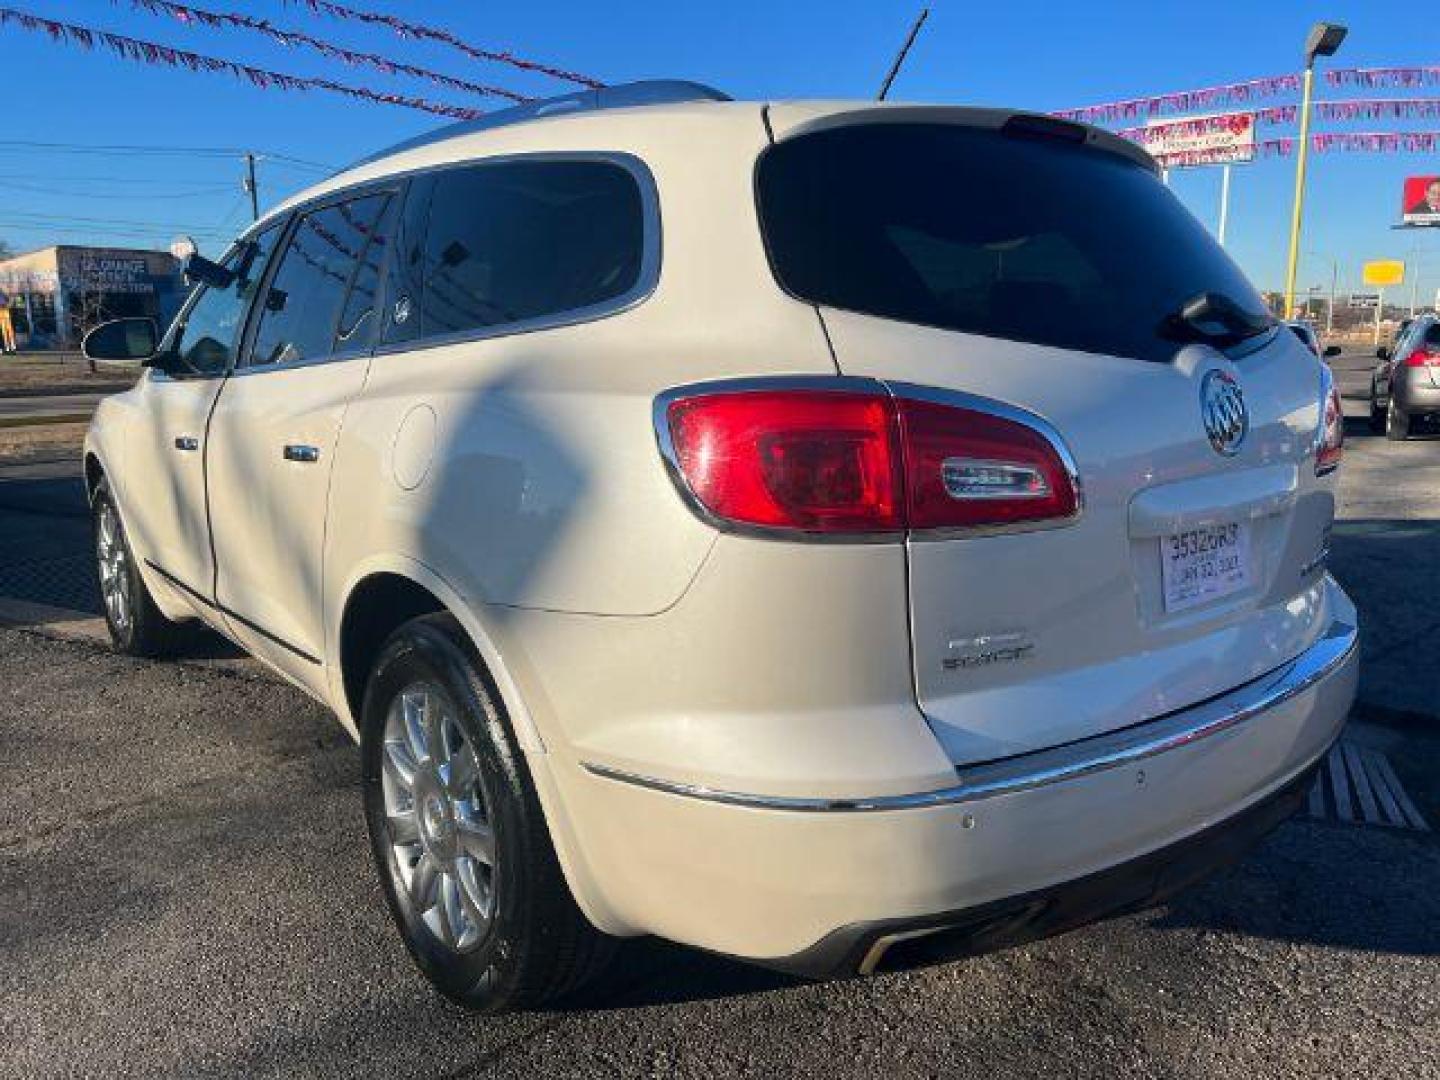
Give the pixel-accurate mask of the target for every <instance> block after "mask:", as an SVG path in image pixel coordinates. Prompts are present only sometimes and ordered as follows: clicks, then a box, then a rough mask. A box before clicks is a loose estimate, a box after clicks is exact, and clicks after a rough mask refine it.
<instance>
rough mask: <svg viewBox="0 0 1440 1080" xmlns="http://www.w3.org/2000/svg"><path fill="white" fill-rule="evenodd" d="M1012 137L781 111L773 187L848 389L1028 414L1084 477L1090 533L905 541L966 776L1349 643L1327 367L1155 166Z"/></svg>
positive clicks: (1034, 120) (1064, 129)
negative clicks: (967, 766) (1329, 589)
mask: <svg viewBox="0 0 1440 1080" xmlns="http://www.w3.org/2000/svg"><path fill="white" fill-rule="evenodd" d="M1016 117H1017V114H1013V113H1007V112H999V111H992V110H965V109H925V108H885V109H875V108H869V109H863V110H856V111H848V112H837V111H836V110H835V109H834V108H833V107H832V108H829V109H827V108H826V107H824V106H820V107H815V106H775V107H772V109H771V110H770V120H771V126H772V131H773V132H774V135H775V139H776V144H775V145H774V146H773V147H772V148H771V149H770V150H768V151H767V152H766V153H765V154H764V155H763V156H762V158H761V161H760V163H759V166H758V168H757V199H758V203H759V209H760V216H761V221H762V226H763V228H764V232H765V237H766V243H767V247H768V250H769V253H770V259H771V263H772V267H773V269H774V271H775V274H776V277H777V280H778V281H779V283H780V284H781V286H782V287H783V288H785V289H786V290H787V291H789V292H790V293H791V294H793V295H795V296H796V297H798V298H799V299H802V300H805V301H807V302H810V303H814V304H815V305H816V306H817V308H818V310H819V311H820V313H821V316H822V320H823V323H824V325H825V328H826V331H827V333H828V334H829V337H830V341H831V343H832V346H833V349H834V354H835V359H836V363H837V365H838V367H839V368H840V370H841V371H842V373H843V374H846V375H864V376H871V377H874V378H878V379H881V380H883V381H885V382H886V383H887V384H888V385H890V386H891V388H892V390H893V391H894V392H895V393H897V394H899V395H905V394H908V393H912V392H915V393H920V392H924V393H929V392H930V391H929V390H926V391H910V390H907V389H906V387H907V386H918V387H924V388H940V389H942V390H948V391H954V392H957V393H961V394H965V395H976V396H978V397H980V398H982V399H989V400H990V401H993V402H996V403H1000V404H1001V405H1003V406H1004V407H1007V408H1010V409H1019V410H1023V411H1024V413H1027V414H1030V415H1033V416H1034V417H1036V418H1037V420H1038V421H1040V422H1048V424H1049V426H1050V428H1052V429H1053V430H1054V431H1055V432H1056V433H1058V438H1059V439H1060V440H1061V441H1062V442H1063V450H1064V451H1068V454H1069V455H1070V456H1071V458H1072V459H1073V462H1074V466H1075V468H1076V470H1077V472H1078V476H1079V481H1080V485H1081V490H1082V499H1083V508H1082V510H1081V512H1080V513H1079V515H1078V516H1076V517H1074V518H1073V519H1068V520H1065V521H1055V522H1049V523H1043V524H1045V525H1047V526H1049V527H1035V526H1034V525H1033V524H1032V525H1030V526H1026V527H1024V528H1022V529H1018V530H1017V529H1013V528H1012V529H999V530H974V531H969V532H963V531H962V532H952V533H946V534H943V535H942V536H940V537H938V538H937V537H934V536H932V535H926V534H924V533H919V532H915V533H912V534H911V535H910V536H909V538H908V540H907V548H908V575H909V580H908V588H909V592H910V597H909V602H910V613H911V636H912V642H911V646H912V655H913V657H914V667H915V686H916V696H917V700H918V702H919V704H920V707H921V708H922V709H923V711H924V712H925V714H926V716H927V717H928V719H929V721H930V723H931V726H932V728H933V729H934V731H935V732H936V734H937V736H938V737H939V738H940V740H941V742H942V743H943V744H944V746H945V747H946V750H947V752H948V753H949V754H950V756H951V758H952V760H954V761H956V762H957V763H966V762H977V761H984V760H989V759H994V758H998V757H1004V756H1009V755H1012V754H1016V753H1023V752H1025V751H1029V750H1034V749H1039V748H1042V747H1049V746H1054V745H1059V744H1062V743H1065V742H1069V741H1073V740H1075V739H1079V738H1084V737H1087V736H1090V735H1095V734H1099V733H1102V732H1104V731H1107V730H1113V729H1116V728H1120V727H1125V726H1128V725H1131V724H1134V723H1138V722H1141V721H1144V720H1146V719H1150V718H1153V717H1155V716H1157V715H1162V714H1165V713H1168V712H1172V711H1174V710H1177V709H1181V708H1185V707H1187V706H1190V705H1193V704H1196V703H1198V702H1201V701H1203V700H1206V699H1208V698H1211V697H1214V696H1216V695H1218V694H1222V693H1224V692H1226V691H1229V690H1231V689H1233V688H1235V687H1236V686H1239V685H1241V684H1243V683H1245V682H1247V681H1249V680H1251V679H1254V678H1256V677H1258V676H1260V675H1262V674H1264V673H1265V672H1267V671H1269V670H1271V669H1274V668H1276V667H1278V666H1280V665H1281V664H1283V663H1285V662H1286V661H1287V660H1289V659H1291V658H1293V657H1294V656H1295V655H1297V654H1298V653H1299V652H1301V651H1302V650H1303V649H1304V648H1306V647H1307V646H1308V645H1309V644H1311V643H1312V642H1313V641H1314V640H1315V638H1316V637H1317V636H1318V635H1319V633H1320V632H1321V631H1322V630H1323V628H1324V626H1325V625H1326V623H1327V622H1328V613H1327V612H1326V611H1325V610H1324V607H1325V602H1326V596H1327V593H1326V590H1325V589H1324V587H1323V572H1322V571H1323V551H1324V548H1325V547H1326V545H1327V543H1328V536H1329V526H1330V522H1331V519H1332V517H1333V510H1334V502H1333V497H1332V495H1331V493H1330V491H1329V485H1328V484H1326V483H1322V482H1320V481H1318V480H1317V478H1316V475H1315V473H1316V469H1315V450H1316V443H1315V440H1316V433H1317V425H1318V423H1319V419H1320V414H1321V408H1320V399H1321V393H1322V383H1321V378H1322V377H1321V373H1320V369H1319V366H1318V365H1317V363H1316V360H1315V357H1314V356H1313V355H1312V354H1311V353H1310V352H1309V351H1308V350H1307V349H1305V347H1304V346H1303V345H1302V343H1301V342H1300V341H1299V340H1298V339H1296V337H1295V336H1294V335H1293V334H1290V333H1288V332H1282V331H1281V330H1280V329H1279V328H1278V327H1277V325H1276V324H1275V323H1274V320H1273V319H1271V318H1270V316H1269V314H1268V312H1267V310H1266V309H1265V307H1264V304H1263V302H1262V301H1261V300H1260V298H1259V296H1258V295H1256V293H1255V291H1254V289H1253V288H1252V287H1251V286H1250V285H1249V283H1248V282H1247V281H1246V280H1245V278H1244V276H1243V275H1242V274H1241V272H1240V271H1239V269H1238V268H1237V267H1236V266H1235V265H1234V263H1232V262H1231V260H1230V259H1229V258H1228V257H1227V256H1226V255H1225V253H1224V252H1223V251H1222V250H1221V249H1220V248H1219V247H1218V246H1217V245H1216V244H1215V243H1214V241H1213V240H1212V239H1211V238H1210V236H1209V234H1208V233H1207V232H1206V231H1205V229H1204V228H1203V227H1202V226H1201V225H1200V224H1199V223H1198V222H1197V221H1196V220H1195V219H1194V218H1193V217H1192V216H1191V215H1190V214H1189V213H1188V212H1187V211H1186V210H1185V209H1184V208H1183V206H1181V204H1180V203H1179V201H1178V200H1177V199H1176V198H1175V197H1174V196H1173V195H1172V194H1171V193H1170V192H1169V191H1168V189H1166V188H1165V187H1164V186H1163V185H1162V184H1161V182H1160V180H1159V179H1158V178H1157V176H1156V175H1155V172H1154V169H1153V163H1151V162H1150V161H1149V159H1148V158H1147V157H1146V156H1145V155H1144V154H1143V153H1142V152H1140V151H1139V150H1138V149H1136V148H1134V147H1132V146H1129V145H1128V144H1123V143H1121V142H1120V141H1119V140H1118V139H1115V138H1114V137H1113V136H1110V135H1107V134H1104V133H1101V132H1097V131H1094V130H1093V129H1088V128H1081V127H1078V126H1075V125H1069V124H1063V123H1059V122H1054V121H1050V120H1048V119H1047V118H1038V117H1025V116H1023V114H1021V115H1020V117H1019V119H1017V118H1016ZM1204 294H1209V295H1210V298H1211V300H1212V301H1213V303H1212V304H1211V306H1210V307H1206V306H1205V305H1203V304H1202V305H1201V307H1200V308H1199V309H1195V308H1194V306H1193V305H1192V315H1193V314H1194V313H1195V311H1196V310H1198V311H1199V317H1198V318H1192V319H1191V320H1188V321H1187V320H1184V319H1178V321H1177V316H1178V314H1179V313H1180V312H1181V311H1182V310H1183V309H1184V308H1185V306H1186V302H1187V301H1192V300H1194V299H1195V298H1197V297H1202V296H1204ZM1217 305H1218V307H1217ZM1222 309H1223V310H1222ZM1214 310H1221V313H1222V315H1225V316H1226V318H1221V319H1220V320H1219V324H1217V325H1208V324H1207V323H1206V316H1207V312H1208V313H1211V314H1213V311H1214ZM1213 321H1214V320H1212V322H1213ZM1212 373H1219V374H1212ZM1217 380H1218V381H1217ZM1236 387H1238V389H1239V391H1240V395H1241V396H1242V397H1243V403H1244V406H1245V407H1246V408H1247V409H1248V421H1247V423H1248V427H1247V428H1245V429H1244V430H1241V429H1240V426H1239V424H1238V422H1237V420H1238V418H1237V417H1236V416H1235V415H1233V409H1234V406H1235V405H1236V400H1235V395H1234V394H1233V393H1231V392H1230V391H1231V390H1232V388H1236ZM1207 408H1208V409H1210V410H1211V413H1212V416H1211V423H1210V425H1208V427H1210V428H1214V429H1216V431H1217V432H1218V435H1217V436H1216V441H1215V442H1214V443H1212V437H1211V434H1210V433H1209V432H1207V423H1206V420H1205V415H1204V414H1205V410H1206V409H1207ZM1217 409H1219V410H1220V411H1219V412H1216V410H1217ZM1227 409H1229V410H1232V412H1230V413H1227V412H1226V411H1225V410H1227ZM1042 426H1043V425H1042ZM1231 443H1233V444H1234V445H1231ZM957 497H958V496H957ZM997 533H998V534H997ZM1167 562H1168V565H1169V567H1170V569H1169V571H1168V572H1167V571H1166V570H1165V569H1164V568H1165V566H1166V565H1167ZM1167 582H1168V584H1167ZM1167 592H1168V597H1167Z"/></svg>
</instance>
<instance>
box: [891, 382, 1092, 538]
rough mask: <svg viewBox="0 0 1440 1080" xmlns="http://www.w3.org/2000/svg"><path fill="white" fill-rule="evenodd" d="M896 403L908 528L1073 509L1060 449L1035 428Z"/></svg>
mask: <svg viewBox="0 0 1440 1080" xmlns="http://www.w3.org/2000/svg"><path fill="white" fill-rule="evenodd" d="M896 404H897V406H898V408H899V412H900V430H901V437H902V439H903V442H904V447H905V476H906V481H907V483H906V499H907V510H908V521H909V523H910V527H911V528H913V529H936V528H966V527H977V526H984V525H1011V524H1018V523H1022V522H1034V521H1048V520H1050V519H1052V518H1066V517H1070V516H1071V515H1073V514H1074V513H1075V511H1076V510H1077V509H1079V492H1077V491H1076V490H1075V483H1074V481H1073V479H1072V478H1071V476H1070V473H1069V471H1068V470H1067V469H1066V467H1065V464H1064V462H1063V461H1061V459H1060V454H1059V451H1058V450H1057V449H1056V448H1055V445H1054V444H1053V443H1052V442H1051V441H1050V440H1049V439H1047V438H1046V437H1045V436H1044V435H1042V434H1040V432H1039V431H1037V430H1035V428H1033V427H1031V426H1029V425H1027V424H1022V423H1019V422H1017V421H1015V420H1009V419H1006V418H1005V417H1001V416H995V415H993V414H991V413H986V412H978V411H976V410H974V409H964V408H956V407H954V406H951V405H938V404H935V403H933V402H929V401H911V400H907V399H904V398H901V399H900V400H899V401H897V403H896Z"/></svg>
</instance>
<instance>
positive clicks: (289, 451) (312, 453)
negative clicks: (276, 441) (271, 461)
mask: <svg viewBox="0 0 1440 1080" xmlns="http://www.w3.org/2000/svg"><path fill="white" fill-rule="evenodd" d="M285 460H286V461H298V462H300V463H302V464H304V465H313V464H315V462H317V461H319V460H320V449H319V447H315V446H301V445H299V444H298V443H287V444H286V446H285Z"/></svg>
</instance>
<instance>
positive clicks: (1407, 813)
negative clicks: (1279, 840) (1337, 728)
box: [1309, 739, 1430, 832]
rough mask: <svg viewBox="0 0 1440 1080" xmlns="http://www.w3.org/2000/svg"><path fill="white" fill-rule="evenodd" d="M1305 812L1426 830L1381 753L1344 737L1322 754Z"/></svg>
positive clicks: (1420, 817) (1354, 821)
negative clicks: (1323, 759)
mask: <svg viewBox="0 0 1440 1080" xmlns="http://www.w3.org/2000/svg"><path fill="white" fill-rule="evenodd" d="M1309 813H1310V816H1311V817H1313V818H1321V819H1326V820H1334V821H1344V822H1349V823H1352V824H1356V825H1388V826H1390V827H1392V828H1397V829H1418V830H1420V831H1421V832H1429V831H1430V826H1429V825H1428V824H1427V823H1426V821H1425V818H1424V817H1423V816H1422V815H1421V813H1420V811H1419V810H1418V809H1416V807H1415V804H1414V803H1413V802H1412V801H1411V800H1410V796H1409V795H1407V794H1405V788H1404V787H1403V786H1402V785H1401V783H1400V778H1399V777H1397V776H1396V775H1395V770H1394V769H1393V768H1391V767H1390V762H1389V761H1387V760H1386V759H1385V755H1384V754H1382V753H1380V751H1378V750H1372V749H1370V748H1369V747H1366V746H1358V745H1356V744H1355V743H1352V742H1350V741H1349V740H1346V739H1342V740H1341V741H1340V742H1338V743H1336V744H1335V745H1334V746H1332V747H1331V748H1330V753H1329V754H1328V755H1326V758H1325V763H1324V764H1323V765H1322V766H1321V767H1320V775H1319V776H1317V777H1316V779H1315V786H1314V787H1313V788H1311V789H1310V809H1309Z"/></svg>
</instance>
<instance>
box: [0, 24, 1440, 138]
mask: <svg viewBox="0 0 1440 1080" xmlns="http://www.w3.org/2000/svg"><path fill="white" fill-rule="evenodd" d="M121 2H122V0H112V3H116V4H118V3H121ZM129 2H130V5H131V7H132V8H133V9H135V10H139V11H143V12H145V13H147V14H151V15H156V16H164V17H169V18H173V19H175V20H178V21H179V22H181V23H184V24H187V25H199V26H204V27H207V28H218V29H238V30H245V31H249V32H251V33H255V34H261V35H264V36H266V37H268V38H270V39H271V40H273V41H276V42H278V43H280V44H282V45H285V46H287V47H293V48H304V49H308V50H310V51H313V52H316V53H318V54H320V55H322V56H325V57H327V58H329V59H334V60H339V61H341V62H342V63H344V64H346V65H348V66H350V67H353V68H367V69H370V70H373V71H378V72H380V73H382V74H385V75H390V76H396V75H399V76H407V77H411V78H415V79H419V80H422V81H425V82H428V83H430V84H431V85H434V86H438V87H441V88H443V89H445V90H449V91H458V92H461V93H465V94H469V95H474V96H484V97H498V98H501V99H504V100H507V101H514V102H525V101H529V100H533V99H532V97H531V96H529V95H526V94H524V93H521V92H519V91H516V90H512V89H510V88H508V87H503V86H497V85H493V84H490V83H484V82H478V81H476V80H473V79H468V78H461V77H459V76H455V75H449V74H446V73H443V72H440V71H436V70H433V69H431V68H427V67H421V66H419V65H416V64H411V63H407V62H404V61H401V60H397V59H394V58H392V57H389V56H384V55H381V54H379V53H375V52H366V51H361V50H358V49H351V48H348V47H346V46H343V45H339V44H336V43H335V42H332V41H328V40H326V39H324V38H320V37H318V36H316V35H314V34H312V33H309V32H308V31H303V30H296V29H288V28H282V27H279V26H276V25H275V24H274V23H272V22H270V21H269V20H268V19H263V18H258V17H255V16H252V15H248V14H244V13H241V12H234V11H224V10H215V9H213V8H206V7H199V6H197V5H195V4H189V3H184V2H182V0H129ZM281 2H282V3H283V4H286V5H288V6H290V7H295V8H300V9H304V10H306V11H308V12H309V13H311V14H314V15H319V16H323V17H326V18H330V19H333V20H337V21H343V22H350V23H357V24H362V25H367V26H379V27H384V28H386V29H389V30H391V31H392V32H394V33H395V34H396V35H398V36H399V37H401V38H404V39H407V40H413V41H428V42H433V43H436V44H440V45H444V46H446V47H448V48H450V49H452V50H454V51H457V52H460V53H462V54H463V55H465V56H467V57H469V58H470V59H472V60H483V61H486V62H493V63H499V64H504V65H508V66H510V67H512V68H515V69H518V70H524V71H527V72H530V73H533V74H538V75H544V76H547V77H550V78H554V79H558V80H561V81H565V82H569V83H571V84H574V85H578V86H584V87H592V88H593V87H601V86H603V85H604V84H603V83H602V82H600V81H599V80H598V79H595V78H593V77H591V76H588V75H584V74H581V73H579V72H575V71H570V70H567V69H565V68H560V67H556V66H554V65H550V64H546V63H543V62H541V61H538V60H534V59H531V58H528V57H523V56H519V55H517V54H515V53H513V52H510V51H505V50H495V49H489V48H485V47H482V46H479V45H476V44H473V43H471V42H467V41H465V40H463V39H461V38H459V37H457V36H456V35H454V34H452V33H450V32H449V31H446V30H441V29H437V28H435V27H431V26H428V25H426V24H423V23H419V22H415V21H413V20H408V19H403V18H400V17H399V16H395V15H390V14H388V13H384V12H377V11H370V10H367V9H362V8H358V7H353V6H350V5H347V4H341V3H336V2H333V0H281ZM0 27H17V28H19V29H21V30H24V31H28V32H31V33H39V34H44V35H46V36H48V37H49V38H50V39H51V40H53V41H55V42H57V43H60V44H67V45H73V46H76V47H79V48H83V49H96V48H104V49H108V50H109V51H110V52H112V53H114V54H115V55H116V56H119V57H121V58H122V59H125V60H128V61H131V62H136V63H145V64H151V65H161V66H166V67H172V68H179V69H184V70H188V71H192V72H205V73H211V74H225V75H230V76H232V77H234V78H237V79H240V80H242V81H244V82H247V83H249V84H250V85H252V86H255V87H257V88H261V89H279V90H282V91H295V92H308V91H320V92H324V93H330V94H337V95H341V96H344V97H348V98H351V99H358V100H364V101H370V102H374V103H376V104H384V105H392V106H398V107H403V108H408V109H415V110H420V111H423V112H428V113H432V114H434V115H437V116H443V117H447V118H450V119H455V120H473V119H478V118H479V117H481V116H483V115H485V111H484V110H482V109H479V108H474V107H471V106H466V105H457V104H452V103H450V102H444V101H435V100H431V99H429V98H425V97H419V96H414V95H409V94H399V93H391V92H388V91H382V90H376V89H372V88H371V87H368V86H362V85H355V84H352V83H344V82H338V81H335V80H333V79H328V78H324V77H318V76H303V75H294V74H289V73H285V72H280V71H274V70H271V69H269V68H263V67H258V66H255V65H252V64H247V63H243V62H240V61H235V60H230V59H226V58H223V57H217V56H211V55H208V54H204V53H199V52H194V51H190V50H186V49H178V48H174V47H172V46H169V45H163V44H160V43H158V42H154V41H149V40H145V39H142V38H136V37H131V36H128V35H125V34H117V33H113V32H111V31H107V30H100V29H95V28H92V27H86V26H80V25H77V24H74V23H69V22H64V21H61V20H58V19H51V18H46V17H44V16H40V15H36V14H33V13H31V12H27V11H21V10H19V9H16V8H12V7H0ZM1324 79H1325V80H1326V82H1327V83H1329V84H1330V85H1331V86H1334V87H1359V88H1365V89H1383V88H1402V89H1416V88H1421V87H1427V86H1437V85H1440V64H1436V65H1424V66H1414V67H1372V68H1339V69H1333V70H1329V71H1326V72H1325V73H1324ZM1300 89H1301V77H1300V76H1299V75H1296V74H1286V75H1275V76H1268V77H1265V78H1260V79H1250V80H1247V81H1244V82H1236V83H1228V84H1225V85H1221V86H1212V87H1205V88H1201V89H1198V90H1185V91H1179V92H1175V93H1168V94H1157V95H1153V96H1149V97H1138V98H1129V99H1126V100H1122V101H1112V102H1105V103H1102V104H1098V105H1087V106H1083V107H1081V108H1075V109H1065V110H1060V111H1058V112H1056V113H1054V114H1053V115H1055V116H1057V117H1062V118H1065V119H1073V120H1083V121H1088V122H1091V123H1112V124H1113V123H1118V122H1123V121H1126V120H1130V121H1134V120H1140V119H1145V120H1149V121H1150V123H1149V124H1146V125H1144V126H1131V127H1123V128H1119V129H1117V131H1116V134H1118V135H1121V136H1123V137H1125V138H1128V139H1131V140H1133V141H1135V142H1138V143H1141V144H1153V143H1157V142H1160V141H1162V140H1164V139H1173V138H1175V137H1177V136H1179V137H1186V136H1198V135H1204V134H1208V133H1211V132H1224V131H1226V130H1227V129H1228V130H1230V131H1235V132H1238V131H1239V130H1240V128H1243V127H1247V126H1249V125H1252V124H1253V125H1288V124H1293V123H1294V122H1295V120H1296V119H1297V117H1298V114H1299V107H1298V106H1297V105H1294V104H1289V103H1281V104H1265V105H1258V104H1257V107H1254V108H1250V109H1243V108H1241V107H1244V106H1247V105H1252V104H1256V103H1259V102H1263V101H1265V100H1266V99H1271V98H1275V97H1279V96H1282V95H1284V94H1289V93H1296V92H1298V91H1299V90H1300ZM1226 107H1228V108H1230V109H1232V110H1237V109H1240V111H1230V112H1217V113H1215V114H1213V115H1209V116H1191V117H1184V116H1177V117H1175V118H1174V119H1173V120H1172V119H1166V117H1167V116H1168V115H1169V114H1173V113H1177V112H1186V111H1190V112H1193V111H1196V110H1203V109H1210V110H1214V109H1220V108H1226ZM1314 110H1315V115H1316V116H1317V117H1318V118H1319V119H1321V120H1323V121H1331V122H1337V123H1346V122H1355V121H1361V120H1414V119H1435V118H1440V97H1430V98H1422V97H1413V98H1400V97H1389V98H1366V99H1350V100H1332V101H1320V102H1317V103H1316V104H1315V106H1314ZM1237 125H1238V127H1237ZM1311 140H1312V141H1311V146H1312V148H1313V149H1314V150H1316V151H1318V152H1320V153H1332V152H1363V153H1397V152H1408V153H1430V152H1434V151H1435V150H1436V149H1437V147H1440V131H1399V132H1320V133H1317V134H1314V135H1312V136H1311ZM1254 145H1255V156H1257V157H1277V156H1286V155H1288V154H1291V153H1293V152H1294V150H1295V146H1296V140H1295V139H1294V138H1273V139H1266V140H1257V141H1256V142H1255V144H1254ZM1213 161H1214V156H1213V152H1209V151H1206V150H1203V149H1197V150H1195V151H1189V150H1174V151H1170V152H1167V153H1165V154H1164V155H1163V156H1162V158H1161V163H1162V164H1163V165H1165V166H1167V167H1183V166H1186V165H1199V164H1208V163H1212V162H1213Z"/></svg>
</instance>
